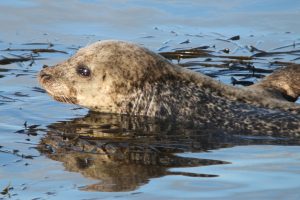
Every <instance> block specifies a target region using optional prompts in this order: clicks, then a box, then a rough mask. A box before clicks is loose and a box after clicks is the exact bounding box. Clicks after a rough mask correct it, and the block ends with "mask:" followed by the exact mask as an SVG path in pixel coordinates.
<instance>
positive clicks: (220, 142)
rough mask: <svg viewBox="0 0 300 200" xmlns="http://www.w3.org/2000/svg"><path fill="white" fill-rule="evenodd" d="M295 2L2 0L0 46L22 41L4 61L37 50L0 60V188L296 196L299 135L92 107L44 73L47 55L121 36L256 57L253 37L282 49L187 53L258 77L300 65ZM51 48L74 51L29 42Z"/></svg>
mask: <svg viewBox="0 0 300 200" xmlns="http://www.w3.org/2000/svg"><path fill="white" fill-rule="evenodd" d="M299 7H300V5H299V2H298V1H293V0H290V1H283V0H282V1H280V0H278V1H271V0H270V1H264V2H261V1H251V2H245V1H240V0H236V1H231V2H228V1H206V0H203V1H164V2H160V1H148V2H142V1H121V0H119V1H113V2H112V1H97V0H90V1H68V2H67V1H61V2H51V1H36V0H30V1H20V0H12V1H5V2H1V3H0V24H1V28H2V29H1V30H2V31H1V33H0V41H1V42H0V49H1V50H5V49H7V48H10V49H14V50H13V51H1V52H0V55H1V56H2V57H1V58H0V59H2V58H3V59H5V58H14V59H16V58H18V59H19V58H24V57H25V58H28V57H31V56H33V57H34V59H33V60H32V59H29V60H28V61H24V62H12V63H10V64H7V63H6V64H3V65H0V112H1V115H0V161H1V164H0V177H1V178H0V191H2V190H3V189H4V188H5V187H7V186H11V187H13V189H11V190H10V191H9V192H8V194H5V195H2V196H0V199H1V198H3V199H7V198H9V195H10V198H11V199H34V198H39V199H65V198H73V199H154V198H156V199H199V198H204V199H241V198H248V199H299V198H300V194H299V192H298V191H299V189H300V181H299V180H300V179H299V178H300V175H299V169H300V154H299V152H300V151H299V150H300V147H299V143H298V141H297V140H288V139H285V140H282V139H278V138H263V137H262V138H252V137H239V136H232V135H224V134H222V133H218V134H212V133H210V132H208V131H205V130H202V131H201V130H195V129H193V128H191V127H182V126H178V125H173V124H169V123H167V122H165V123H161V122H153V121H150V122H149V121H147V120H146V121H143V120H141V119H138V120H137V119H127V118H122V119H120V116H115V115H98V114H94V113H89V112H88V110H86V109H82V108H79V107H78V106H75V105H67V104H61V103H59V102H55V101H53V100H52V99H51V98H50V97H49V96H48V95H47V94H45V93H44V91H43V90H41V89H40V86H39V85H38V83H37V80H36V74H37V72H38V71H39V70H40V69H41V68H42V66H43V64H47V65H53V64H56V63H58V62H61V61H63V60H65V59H67V58H69V57H70V56H71V55H72V54H74V52H75V51H76V50H77V49H78V48H79V47H81V46H85V45H87V44H90V43H92V42H94V41H97V40H102V39H122V40H130V41H133V42H136V43H139V44H141V45H144V46H146V47H148V48H150V49H152V50H154V51H156V52H158V53H161V52H174V50H177V49H189V48H196V47H203V49H205V50H209V51H210V52H211V53H212V54H213V55H215V56H216V55H218V56H219V55H221V56H224V55H225V56H226V55H227V56H253V55H254V54H255V53H258V52H257V51H255V50H254V51H252V50H253V49H252V50H251V46H253V47H255V48H257V49H259V50H263V51H267V52H282V53H276V54H267V55H265V56H262V57H258V56H257V57H255V58H254V59H253V60H251V61H247V62H244V61H243V62H241V60H240V59H230V58H217V57H216V58H213V59H212V60H209V59H208V57H205V56H204V57H197V58H181V59H180V61H179V64H181V65H182V66H184V67H189V68H190V69H192V70H195V71H199V72H204V73H206V74H208V75H210V76H212V77H214V78H216V79H218V80H220V81H223V82H225V83H226V84H231V81H232V77H234V78H236V79H237V80H239V81H249V82H256V81H258V80H259V79H260V78H261V77H263V76H265V75H267V74H268V73H270V72H271V71H272V70H273V69H276V68H278V67H280V66H282V65H283V64H284V63H287V64H289V63H298V62H299V58H300V53H299V52H294V53H291V51H297V50H299V43H300V37H299V33H300V30H299V27H300V26H299V25H300V24H299V22H298V20H297V19H299V17H300V16H299V15H300V13H299V9H298V8H299ZM233 36H240V39H239V40H230V38H232V37H233ZM205 46H207V47H205ZM204 47H205V48H204ZM49 48H50V49H55V50H59V51H65V52H66V53H67V54H64V53H60V52H57V53H34V52H33V53H32V51H29V50H28V49H49ZM18 49H19V50H18ZM20 49H23V50H24V49H25V50H26V49H27V50H26V51H23V50H22V51H21V50H20ZM20 56H21V57H20ZM172 61H173V62H175V63H177V60H176V59H174V60H172ZM208 64H211V66H209V67H207V66H208ZM248 65H250V66H254V67H255V68H257V69H261V70H260V71H255V73H253V71H251V70H250V69H248V68H247V66H248ZM264 70H265V71H264ZM237 83H239V82H237ZM238 86H240V84H238ZM129 122H130V123H129ZM25 125H26V126H25ZM79 133H80V135H81V137H80V138H77V137H76V136H77V135H78V134H79ZM91 134H93V137H91ZM95 136H96V137H97V138H98V139H97V140H95ZM75 139H76V140H75ZM74 141H76V142H75V143H72V142H74ZM43 144H51V145H49V146H50V147H51V148H48V149H47V148H46V147H47V145H43ZM69 144H72V145H73V146H76V145H77V146H76V147H77V149H76V148H71V149H68V148H66V147H67V146H68V145H69ZM83 147H84V154H83V153H82V151H83V150H82V148H83Z"/></svg>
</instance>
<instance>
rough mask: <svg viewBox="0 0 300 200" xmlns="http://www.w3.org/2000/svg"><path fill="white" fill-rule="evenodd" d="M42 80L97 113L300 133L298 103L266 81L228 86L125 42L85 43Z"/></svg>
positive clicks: (55, 92)
mask: <svg viewBox="0 0 300 200" xmlns="http://www.w3.org/2000/svg"><path fill="white" fill-rule="evenodd" d="M39 81H40V83H41V84H42V86H43V87H44V88H45V89H46V91H47V92H48V93H49V94H50V95H52V96H53V97H54V99H56V100H58V101H62V102H67V103H75V104H79V105H81V106H84V107H87V108H89V109H91V110H94V111H98V112H104V113H119V114H127V115H140V116H148V117H156V118H170V119H172V120H175V121H176V120H180V121H182V120H183V121H188V122H192V123H194V124H195V123H196V124H199V125H202V126H206V127H209V126H215V125H217V126H218V127H219V128H220V129H226V130H232V131H234V130H237V131H241V130H245V131H251V132H260V131H262V130H263V131H265V133H267V132H274V131H275V132H276V131H277V132H279V133H283V132H284V133H286V134H290V133H291V134H299V133H300V129H299V123H300V118H299V116H298V113H299V110H300V109H299V106H297V105H295V104H293V103H290V102H286V101H283V100H284V99H281V98H276V97H272V98H270V96H266V95H263V94H264V93H265V88H266V87H268V86H267V85H264V86H256V87H253V88H248V89H247V88H246V89H241V88H235V87H232V86H228V85H225V84H222V83H220V82H218V81H216V80H214V79H212V78H210V77H208V76H205V75H203V74H200V73H196V72H192V71H190V70H187V69H183V68H181V67H179V66H177V65H174V64H172V63H170V62H169V61H168V60H166V59H165V58H163V57H161V56H159V55H157V54H155V53H153V52H151V51H150V50H148V49H145V48H143V47H140V46H138V45H135V44H132V43H128V42H123V41H101V42H96V43H94V44H92V45H90V46H88V47H85V48H82V49H80V50H79V51H78V52H77V54H75V55H74V56H73V57H71V58H70V59H69V60H67V61H65V62H63V63H60V64H58V65H55V66H53V67H45V68H44V69H43V70H42V71H41V72H40V74H39ZM293 113H294V114H293ZM266 127H267V128H266Z"/></svg>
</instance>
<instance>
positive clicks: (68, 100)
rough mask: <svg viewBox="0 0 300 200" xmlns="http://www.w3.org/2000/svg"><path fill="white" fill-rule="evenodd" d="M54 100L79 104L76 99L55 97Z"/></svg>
mask: <svg viewBox="0 0 300 200" xmlns="http://www.w3.org/2000/svg"><path fill="white" fill-rule="evenodd" d="M53 99H55V100H56V101H59V102H63V103H70V104H77V103H78V101H77V98H75V97H66V96H53Z"/></svg>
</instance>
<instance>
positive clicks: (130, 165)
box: [38, 112, 299, 191]
mask: <svg viewBox="0 0 300 200" xmlns="http://www.w3.org/2000/svg"><path fill="white" fill-rule="evenodd" d="M250 144H255V145H258V144H280V145H299V141H297V140H295V139H291V140H286V139H283V140H280V139H278V140H274V139H272V138H252V139H251V138H248V137H240V136H238V135H232V134H225V133H223V132H218V131H216V130H213V129H211V130H202V129H197V128H195V127H193V126H190V125H187V124H181V123H173V122H171V121H167V120H158V119H153V118H146V117H132V116H128V115H113V114H100V113H93V112H90V113H89V114H88V115H87V116H85V117H82V118H76V119H73V120H71V121H65V122H57V123H54V124H52V125H50V126H48V128H47V135H46V136H45V137H44V138H43V139H42V140H41V142H40V145H39V148H38V149H39V150H40V151H41V152H42V153H44V154H45V155H46V156H48V157H49V158H51V159H53V160H57V161H60V162H62V163H63V164H64V167H65V168H66V170H69V171H72V172H79V173H81V174H82V175H84V176H85V177H89V178H94V179H99V180H101V182H99V183H96V184H93V185H89V186H85V187H84V188H82V189H84V190H92V191H131V190H135V189H136V188H137V187H139V186H141V185H143V184H146V183H147V182H148V181H149V179H151V178H156V177H161V176H165V175H182V176H189V177H200V178H201V177H205V178H210V177H216V176H218V175H217V174H201V168H200V169H199V170H197V171H198V172H195V173H191V172H185V170H184V169H176V170H174V169H173V170H170V169H172V168H180V167H195V166H198V167H200V166H207V165H216V164H227V163H228V162H226V161H221V160H210V159H201V158H190V157H187V156H184V157H181V156H180V155H174V154H175V153H176V154H178V153H183V152H203V151H206V152H207V151H209V150H214V149H218V148H226V147H233V146H236V145H250Z"/></svg>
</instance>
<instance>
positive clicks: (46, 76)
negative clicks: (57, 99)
mask: <svg viewBox="0 0 300 200" xmlns="http://www.w3.org/2000/svg"><path fill="white" fill-rule="evenodd" d="M40 77H41V79H50V78H51V75H50V74H47V73H45V72H43V71H41V72H40Z"/></svg>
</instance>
